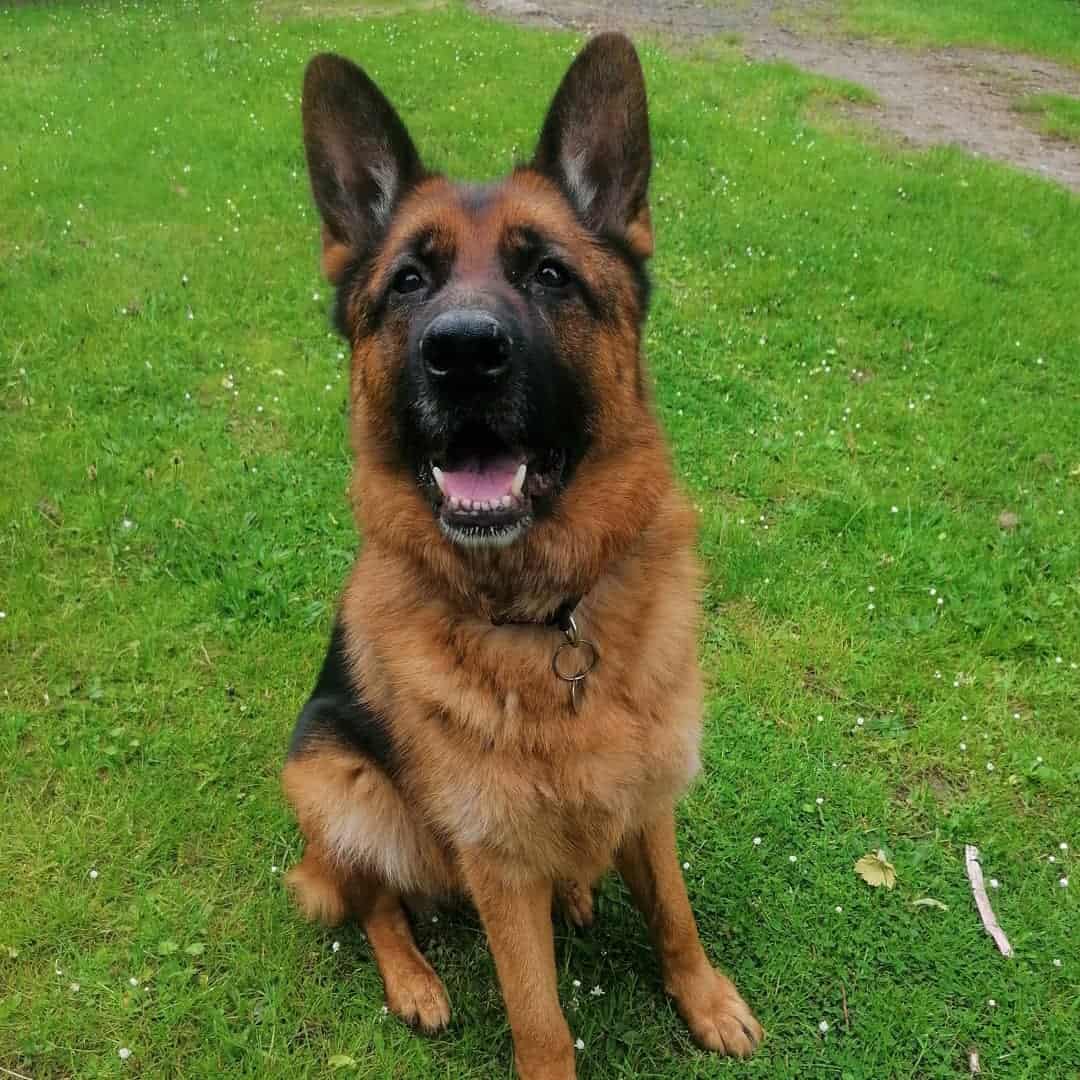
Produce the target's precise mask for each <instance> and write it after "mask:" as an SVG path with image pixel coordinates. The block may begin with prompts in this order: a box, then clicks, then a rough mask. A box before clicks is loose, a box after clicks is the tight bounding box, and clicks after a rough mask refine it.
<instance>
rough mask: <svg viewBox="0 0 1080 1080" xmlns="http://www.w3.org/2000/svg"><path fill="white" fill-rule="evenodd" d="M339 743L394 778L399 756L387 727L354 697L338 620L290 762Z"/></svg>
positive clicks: (296, 732)
mask: <svg viewBox="0 0 1080 1080" xmlns="http://www.w3.org/2000/svg"><path fill="white" fill-rule="evenodd" d="M326 743H338V744H339V745H341V746H343V747H346V748H347V749H351V750H355V751H357V752H358V753H360V754H363V755H364V757H366V758H368V759H369V760H370V761H372V762H373V763H374V764H375V765H377V766H378V767H379V768H380V769H382V770H383V771H384V772H386V773H387V774H389V775H393V774H394V772H395V771H396V769H397V764H398V762H397V753H396V751H395V749H394V744H393V740H392V739H391V738H390V732H389V730H388V729H387V725H386V721H385V720H384V719H383V718H382V717H381V716H380V715H379V714H378V713H376V712H374V711H373V710H372V709H371V708H370V707H369V706H368V704H367V703H366V702H365V701H364V699H363V698H362V697H361V695H360V693H359V692H358V690H357V688H356V686H355V684H354V681H353V678H352V675H351V673H350V671H349V667H348V659H347V657H346V654H345V628H344V626H343V625H342V623H341V620H340V619H338V620H337V622H335V623H334V632H333V634H332V635H331V637H330V647H329V649H328V650H327V652H326V659H325V660H324V661H323V666H322V671H320V672H319V679H318V681H317V682H316V683H315V689H314V690H312V692H311V697H309V698H308V700H307V704H305V705H304V707H303V709H301V710H300V716H299V718H298V719H297V721H296V727H295V728H294V729H293V734H292V740H291V742H290V743H289V755H288V756H289V758H290V759H292V758H296V757H301V756H303V755H304V754H306V753H308V752H310V751H311V750H313V749H315V748H317V747H318V746H319V745H320V744H326Z"/></svg>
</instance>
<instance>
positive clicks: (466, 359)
mask: <svg viewBox="0 0 1080 1080" xmlns="http://www.w3.org/2000/svg"><path fill="white" fill-rule="evenodd" d="M511 345H512V343H511V341H510V335H509V334H508V333H507V331H506V329H505V328H504V327H503V325H502V323H500V322H499V320H498V319H496V318H495V317H494V316H493V315H489V314H488V313H487V312H486V311H475V310H474V311H470V310H468V309H465V310H458V311H444V312H443V313H442V314H441V315H439V316H437V317H436V318H435V319H434V320H432V323H431V325H430V326H429V327H428V328H427V329H426V330H425V331H424V336H423V337H422V338H421V339H420V358H421V360H423V362H424V368H425V369H426V371H427V373H428V374H429V375H430V376H431V378H432V379H433V380H434V381H435V383H436V384H437V385H440V386H445V387H447V388H448V389H457V388H462V389H466V388H467V389H494V388H495V387H496V386H498V385H499V384H500V383H501V382H502V381H503V379H504V378H505V376H506V375H507V373H508V372H509V370H510V352H511Z"/></svg>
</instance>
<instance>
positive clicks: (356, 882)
mask: <svg viewBox="0 0 1080 1080" xmlns="http://www.w3.org/2000/svg"><path fill="white" fill-rule="evenodd" d="M287 880H288V884H289V888H290V889H291V890H292V892H293V896H294V898H295V899H296V903H297V906H298V907H299V908H300V910H301V911H302V912H303V913H304V914H305V915H306V916H307V917H308V918H309V919H312V920H313V921H316V922H321V923H325V924H326V925H328V926H336V925H337V924H338V923H340V922H342V921H344V919H345V918H346V917H347V916H349V915H353V916H355V918H356V920H357V921H358V922H359V923H360V925H361V926H362V927H363V929H364V933H365V934H366V935H367V939H368V942H369V943H370V945H371V951H372V952H373V953H374V954H375V964H376V966H377V967H378V969H379V974H380V975H381V976H382V981H383V990H384V991H385V993H386V1004H387V1006H388V1007H389V1009H390V1011H391V1012H392V1013H394V1014H395V1015H396V1016H400V1017H401V1019H402V1020H404V1021H405V1023H407V1024H411V1025H412V1026H414V1027H418V1028H420V1029H421V1030H422V1031H426V1032H429V1033H430V1032H435V1031H439V1030H441V1029H442V1028H444V1027H446V1025H447V1024H448V1023H449V1022H450V1001H449V999H448V998H447V996H446V989H445V988H444V987H443V984H442V980H441V979H440V978H439V976H438V975H437V974H436V973H435V969H434V968H433V967H432V966H431V965H430V964H429V963H428V962H427V960H426V959H425V958H424V955H423V953H421V952H420V950H419V949H418V948H417V946H416V941H415V939H414V938H413V933H412V927H411V926H410V925H409V920H408V918H407V916H406V915H405V909H404V907H403V906H402V903H401V899H400V897H399V896H398V894H397V893H395V892H394V891H393V890H392V889H389V888H387V887H386V886H385V885H382V884H380V883H378V882H376V881H374V880H373V879H371V878H368V877H367V876H366V875H364V874H361V873H352V874H349V873H348V872H347V871H343V870H342V869H341V868H340V867H339V865H338V864H337V863H335V862H334V861H333V860H331V859H327V858H326V857H325V855H324V854H323V853H322V851H321V850H320V848H319V846H318V844H313V843H309V844H308V846H307V848H306V849H305V851H304V857H303V858H302V859H301V860H300V862H299V863H297V865H296V866H295V867H293V869H292V870H291V871H289V876H288V879H287Z"/></svg>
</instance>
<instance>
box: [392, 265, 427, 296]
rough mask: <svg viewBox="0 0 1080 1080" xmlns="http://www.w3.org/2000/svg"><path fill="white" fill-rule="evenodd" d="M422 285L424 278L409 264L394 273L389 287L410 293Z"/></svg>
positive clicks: (395, 290) (397, 291)
mask: <svg viewBox="0 0 1080 1080" xmlns="http://www.w3.org/2000/svg"><path fill="white" fill-rule="evenodd" d="M423 285H424V279H423V278H422V277H421V276H420V273H419V271H418V270H416V269H414V268H413V267H411V266H406V267H405V268H404V269H402V270H399V271H398V272H397V273H396V274H395V275H394V280H393V281H392V282H391V283H390V288H391V289H393V290H394V292H396V293H411V292H416V290H417V289H420V288H423Z"/></svg>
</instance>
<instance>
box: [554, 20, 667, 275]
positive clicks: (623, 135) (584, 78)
mask: <svg viewBox="0 0 1080 1080" xmlns="http://www.w3.org/2000/svg"><path fill="white" fill-rule="evenodd" d="M532 167H533V168H534V169H537V170H539V171H540V172H542V173H544V174H546V175H548V176H550V177H552V178H553V179H554V180H556V181H557V182H558V183H559V184H560V185H561V186H562V188H563V190H564V191H565V192H566V194H567V196H568V197H569V198H570V200H571V202H573V204H574V206H575V208H576V209H577V212H578V214H579V215H580V216H581V217H582V218H583V219H584V221H585V222H586V223H587V224H588V225H589V226H590V227H591V228H593V229H595V230H596V231H598V232H602V233H613V234H615V235H616V236H620V237H622V238H623V240H625V242H626V243H627V244H628V245H629V246H630V248H631V250H633V251H634V252H635V253H636V254H637V255H639V256H640V257H642V258H647V257H648V256H649V255H651V254H652V249H653V238H652V222H651V220H650V218H649V203H648V191H649V171H650V169H651V167H652V152H651V150H650V148H649V109H648V104H647V101H646V97H645V77H644V75H643V74H642V71H641V63H640V61H639V60H638V56H637V52H636V51H635V50H634V46H633V44H632V43H631V42H630V39H629V38H627V37H625V36H624V35H623V34H598V35H597V36H596V37H594V38H593V39H592V40H591V41H590V42H589V43H588V44H587V45H586V46H585V48H584V49H582V50H581V52H580V53H578V55H577V57H576V58H575V60H574V62H573V64H571V65H570V70H569V71H567V73H566V75H565V76H564V77H563V81H562V84H561V85H560V86H559V89H558V91H557V92H556V94H555V99H554V100H553V101H552V103H551V108H550V109H548V114H547V118H546V119H545V120H544V127H543V130H542V131H541V132H540V143H539V145H538V146H537V148H536V155H535V157H534V158H533V161H532Z"/></svg>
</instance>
